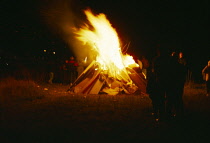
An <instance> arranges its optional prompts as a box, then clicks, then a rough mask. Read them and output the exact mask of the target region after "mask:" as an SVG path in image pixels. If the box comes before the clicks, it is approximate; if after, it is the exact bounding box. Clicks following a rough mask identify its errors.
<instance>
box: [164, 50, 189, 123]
mask: <svg viewBox="0 0 210 143" xmlns="http://www.w3.org/2000/svg"><path fill="white" fill-rule="evenodd" d="M169 69H170V70H169V73H168V74H169V75H170V77H168V79H169V80H168V91H167V104H166V113H167V117H168V118H171V117H173V118H174V117H176V118H179V119H181V118H182V117H183V114H184V104H183V99H182V98H183V93H184V83H185V79H186V78H185V77H186V68H185V65H184V64H181V63H180V62H179V58H178V55H177V54H176V53H174V55H172V56H171V57H170V60H169Z"/></svg>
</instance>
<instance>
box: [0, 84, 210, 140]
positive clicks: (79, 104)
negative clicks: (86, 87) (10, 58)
mask: <svg viewBox="0 0 210 143" xmlns="http://www.w3.org/2000/svg"><path fill="white" fill-rule="evenodd" d="M38 88H40V89H42V90H43V94H44V96H43V97H42V98H40V99H36V100H32V101H20V102H15V103H10V104H8V105H3V106H2V108H1V136H0V137H1V141H2V143H17V142H22V143H23V142H27V143H48V142H49V143H80V142H88V143H89V142H91V143H99V142H100V143H102V142H104V143H105V142H106V143H107V142H115V143H121V142H125V143H127V142H132V143H133V142H150V141H151V142H152V141H163V142H180V141H185V142H189V141H193V142H198V141H199V142H202V141H205V142H206V141H207V140H209V135H210V133H209V132H208V130H209V127H210V125H209V122H210V110H209V109H210V97H207V96H206V95H205V85H204V84H189V85H186V87H185V93H184V96H183V100H184V103H185V117H184V119H183V120H181V121H176V120H172V121H169V122H159V123H157V122H155V120H154V117H153V116H152V114H151V101H150V99H149V97H148V96H145V95H124V94H123V95H116V96H108V95H105V94H101V95H74V94H70V93H68V92H66V91H67V89H68V85H61V84H56V83H54V84H47V83H42V84H39V87H38Z"/></svg>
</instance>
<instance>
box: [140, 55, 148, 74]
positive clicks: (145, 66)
mask: <svg viewBox="0 0 210 143" xmlns="http://www.w3.org/2000/svg"><path fill="white" fill-rule="evenodd" d="M140 61H141V62H142V72H143V73H144V75H145V77H147V69H148V68H149V66H150V65H149V61H148V60H147V59H146V57H145V56H142V57H141V59H140Z"/></svg>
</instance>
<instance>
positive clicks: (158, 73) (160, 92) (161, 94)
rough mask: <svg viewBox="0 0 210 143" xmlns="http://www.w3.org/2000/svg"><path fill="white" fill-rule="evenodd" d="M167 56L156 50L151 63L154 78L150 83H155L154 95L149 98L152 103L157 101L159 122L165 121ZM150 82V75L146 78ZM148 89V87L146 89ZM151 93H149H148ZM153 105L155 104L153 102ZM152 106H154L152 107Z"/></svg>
mask: <svg viewBox="0 0 210 143" xmlns="http://www.w3.org/2000/svg"><path fill="white" fill-rule="evenodd" d="M169 59H170V58H169V55H167V52H166V51H165V50H163V49H161V50H158V51H157V56H156V57H155V58H154V59H153V61H152V71H151V72H153V73H152V74H154V75H152V76H154V77H155V81H152V83H154V82H155V84H156V87H155V91H156V93H155V92H154V94H156V95H151V93H150V97H152V96H153V97H152V98H154V97H155V98H154V99H155V100H153V101H157V104H158V110H159V112H158V113H159V115H158V117H159V120H160V121H162V120H164V119H165V117H166V109H165V102H166V96H167V91H168V86H169V82H168V81H169V77H170V76H169V70H170V67H169V63H168V62H169ZM148 77H149V78H150V79H149V80H151V77H150V74H149V76H148ZM149 80H148V82H149V83H148V85H147V86H151V85H150V83H151V82H150V81H149ZM147 88H148V87H147ZM149 92H151V91H149ZM153 104H156V103H155V102H153ZM153 106H154V105H153Z"/></svg>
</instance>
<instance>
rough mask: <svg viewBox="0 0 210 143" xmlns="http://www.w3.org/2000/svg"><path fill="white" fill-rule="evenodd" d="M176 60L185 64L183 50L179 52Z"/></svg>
mask: <svg viewBox="0 0 210 143" xmlns="http://www.w3.org/2000/svg"><path fill="white" fill-rule="evenodd" d="M178 62H179V63H180V64H182V65H184V66H186V64H187V62H186V59H185V58H184V55H183V52H179V57H178Z"/></svg>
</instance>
